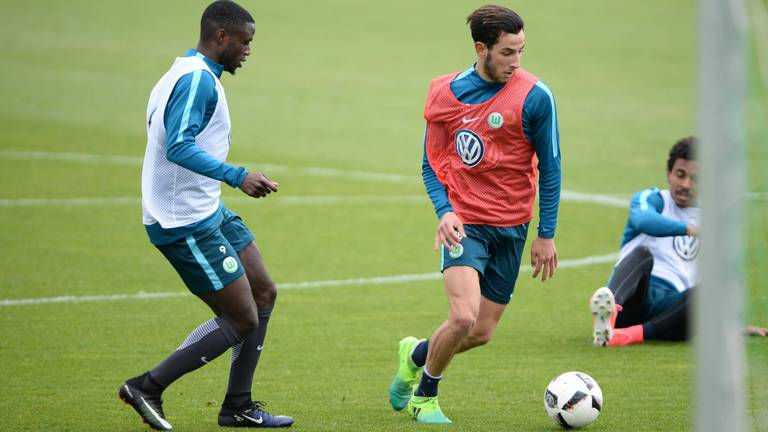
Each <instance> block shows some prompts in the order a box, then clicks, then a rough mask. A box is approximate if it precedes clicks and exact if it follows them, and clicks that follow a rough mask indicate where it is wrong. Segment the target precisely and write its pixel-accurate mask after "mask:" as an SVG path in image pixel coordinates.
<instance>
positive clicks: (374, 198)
mask: <svg viewBox="0 0 768 432" xmlns="http://www.w3.org/2000/svg"><path fill="white" fill-rule="evenodd" d="M223 201H224V203H225V204H226V203H258V202H260V201H261V200H255V199H254V198H250V197H246V196H239V197H226V198H224V199H223ZM269 201H270V202H274V203H277V204H282V205H335V204H424V203H427V202H428V200H427V197H426V196H425V195H384V196H382V195H317V196H306V195H305V196H279V195H278V196H271V197H270V198H269ZM140 204H141V198H135V197H114V198H19V199H0V208H1V207H46V206H51V207H55V206H60V207H88V206H113V205H130V206H138V205H140Z"/></svg>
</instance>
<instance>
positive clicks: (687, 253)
mask: <svg viewBox="0 0 768 432" xmlns="http://www.w3.org/2000/svg"><path fill="white" fill-rule="evenodd" d="M659 193H660V194H661V197H662V199H663V200H664V209H662V211H661V215H662V216H665V217H668V218H670V219H675V220H679V221H683V222H686V223H692V224H694V225H698V219H699V208H698V207H686V208H682V207H678V206H677V204H675V201H674V200H673V199H672V195H670V193H669V191H668V190H662V191H660V192H659ZM638 246H645V247H647V248H648V249H649V250H650V251H651V254H652V255H653V271H652V272H651V275H653V276H655V277H658V278H661V279H664V280H666V281H668V282H669V283H671V284H672V285H674V286H675V288H677V290H678V291H680V292H683V291H685V290H687V289H688V288H691V287H692V286H694V285H696V284H697V283H698V282H699V272H698V263H697V259H696V258H697V256H698V255H699V238H698V237H690V236H685V235H682V236H672V237H652V236H649V235H647V234H638V235H637V237H635V238H633V239H632V240H630V241H628V242H627V244H625V245H624V246H623V247H622V248H621V258H620V259H619V261H621V260H622V259H624V257H625V256H627V255H629V253H630V252H631V251H632V250H633V249H635V248H636V247H638Z"/></svg>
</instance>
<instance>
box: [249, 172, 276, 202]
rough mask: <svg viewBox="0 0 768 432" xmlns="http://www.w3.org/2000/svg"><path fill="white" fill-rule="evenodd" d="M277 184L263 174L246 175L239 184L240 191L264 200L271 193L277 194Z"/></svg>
mask: <svg viewBox="0 0 768 432" xmlns="http://www.w3.org/2000/svg"><path fill="white" fill-rule="evenodd" d="M277 186H278V185H277V182H273V181H272V180H270V179H268V178H267V176H265V175H264V174H262V173H260V172H257V173H248V175H246V176H245V179H244V180H243V183H242V184H240V190H242V191H243V192H244V193H245V194H246V195H249V196H252V197H254V198H264V197H265V196H267V195H269V194H271V193H272V192H277Z"/></svg>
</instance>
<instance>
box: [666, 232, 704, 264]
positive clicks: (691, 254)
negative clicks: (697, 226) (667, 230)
mask: <svg viewBox="0 0 768 432" xmlns="http://www.w3.org/2000/svg"><path fill="white" fill-rule="evenodd" d="M672 245H673V246H674V248H675V252H677V255H679V256H680V258H682V259H684V260H686V261H690V260H692V259H694V258H696V256H697V255H699V239H698V237H691V236H677V237H675V238H674V239H673V240H672Z"/></svg>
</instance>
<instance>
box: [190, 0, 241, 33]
mask: <svg viewBox="0 0 768 432" xmlns="http://www.w3.org/2000/svg"><path fill="white" fill-rule="evenodd" d="M252 22H254V21H253V17H252V16H251V14H250V13H248V11H247V10H245V8H243V7H242V6H240V5H239V4H237V3H235V2H233V1H231V0H217V1H215V2H213V3H211V4H209V5H208V7H207V8H205V11H204V12H203V17H202V18H201V19H200V40H209V39H211V38H212V37H213V36H214V35H215V34H216V31H217V30H219V29H223V30H224V31H226V32H227V33H230V32H236V31H238V30H242V28H243V25H244V24H246V23H252Z"/></svg>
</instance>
